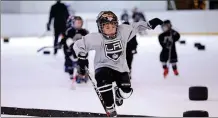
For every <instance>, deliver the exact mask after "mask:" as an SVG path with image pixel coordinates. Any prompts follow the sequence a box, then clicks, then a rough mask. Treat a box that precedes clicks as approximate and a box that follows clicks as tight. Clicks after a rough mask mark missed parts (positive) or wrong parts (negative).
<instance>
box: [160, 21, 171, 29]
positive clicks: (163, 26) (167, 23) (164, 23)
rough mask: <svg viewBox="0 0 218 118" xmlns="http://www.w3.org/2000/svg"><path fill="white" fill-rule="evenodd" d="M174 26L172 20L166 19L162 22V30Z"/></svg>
mask: <svg viewBox="0 0 218 118" xmlns="http://www.w3.org/2000/svg"><path fill="white" fill-rule="evenodd" d="M171 28H172V24H171V21H170V20H165V21H163V24H162V30H163V31H168V30H170V29H171Z"/></svg>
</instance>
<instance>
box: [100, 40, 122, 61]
mask: <svg viewBox="0 0 218 118" xmlns="http://www.w3.org/2000/svg"><path fill="white" fill-rule="evenodd" d="M104 48H105V54H106V57H107V58H109V59H111V60H113V61H117V60H118V59H119V58H120V56H121V55H122V53H123V46H122V43H121V41H120V40H117V41H113V42H107V43H105V46H104Z"/></svg>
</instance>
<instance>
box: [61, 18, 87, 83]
mask: <svg viewBox="0 0 218 118" xmlns="http://www.w3.org/2000/svg"><path fill="white" fill-rule="evenodd" d="M82 26H83V19H82V18H81V17H80V16H73V17H69V19H68V23H67V27H68V29H67V30H66V32H65V36H64V37H63V39H62V40H61V42H60V43H59V45H60V46H62V45H63V48H64V49H63V50H64V54H65V63H64V65H65V72H68V73H69V75H70V79H73V80H76V82H77V83H81V82H87V78H80V77H79V76H77V75H76V76H75V77H74V69H75V68H76V67H77V60H78V59H77V56H76V54H75V52H74V50H72V49H70V48H69V47H68V46H67V44H71V46H73V45H74V42H75V41H77V40H79V39H81V38H82V36H85V35H87V34H88V31H87V30H86V29H83V28H82ZM88 65H89V63H88V60H86V66H87V67H88Z"/></svg>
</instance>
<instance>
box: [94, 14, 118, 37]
mask: <svg viewBox="0 0 218 118" xmlns="http://www.w3.org/2000/svg"><path fill="white" fill-rule="evenodd" d="M96 23H97V25H98V31H99V32H100V33H102V35H103V36H104V37H105V38H107V39H114V38H116V36H117V28H118V18H117V16H116V15H115V14H114V13H113V12H111V11H102V12H100V14H99V15H98V17H97V20H96ZM107 23H114V24H115V25H116V33H115V34H114V36H108V35H107V34H105V33H104V32H103V26H104V24H107Z"/></svg>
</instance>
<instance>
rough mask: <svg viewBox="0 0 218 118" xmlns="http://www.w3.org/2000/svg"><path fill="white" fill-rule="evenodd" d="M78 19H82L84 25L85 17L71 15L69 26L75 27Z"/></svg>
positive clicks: (68, 21)
mask: <svg viewBox="0 0 218 118" xmlns="http://www.w3.org/2000/svg"><path fill="white" fill-rule="evenodd" d="M76 20H81V21H82V26H83V19H82V17H80V16H70V17H69V18H68V20H67V27H74V23H75V21H76Z"/></svg>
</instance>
